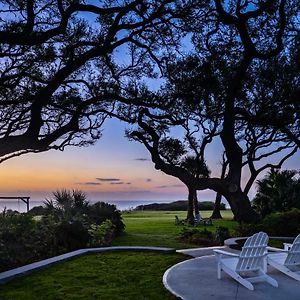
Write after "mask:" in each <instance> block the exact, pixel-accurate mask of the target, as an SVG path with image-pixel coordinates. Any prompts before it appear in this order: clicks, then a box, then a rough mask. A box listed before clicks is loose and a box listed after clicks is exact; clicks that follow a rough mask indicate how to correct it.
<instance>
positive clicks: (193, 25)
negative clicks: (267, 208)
mask: <svg viewBox="0 0 300 300" xmlns="http://www.w3.org/2000/svg"><path fill="white" fill-rule="evenodd" d="M298 12H299V1H284V0H281V1H265V2H264V3H261V2H259V1H257V2H256V1H251V3H250V1H228V2H226V5H225V4H223V3H222V2H221V1H210V2H209V3H207V4H206V5H203V6H201V7H200V8H198V9H197V10H195V15H194V18H189V20H188V21H187V22H186V23H185V25H186V26H187V30H188V31H189V32H192V33H193V36H192V40H193V43H194V46H195V49H194V50H195V51H194V54H193V55H191V56H190V57H188V58H185V59H181V60H179V61H177V63H174V64H172V63H170V64H169V66H168V73H167V75H166V81H167V83H166V86H165V88H164V89H163V90H162V91H161V96H162V98H163V99H168V100H170V103H172V100H173V105H169V106H168V108H167V109H165V110H164V111H163V112H162V111H155V112H154V111H150V110H148V109H144V110H141V111H140V113H139V117H138V125H139V128H140V129H139V130H134V131H133V132H132V133H131V136H133V137H134V138H135V139H137V140H139V141H140V142H142V143H143V144H144V145H145V146H146V148H147V149H148V150H149V152H150V153H151V157H152V161H153V162H154V164H155V168H156V169H159V170H162V171H163V172H165V173H166V174H168V175H172V176H175V177H177V178H179V179H180V180H181V181H182V182H183V183H184V184H186V185H187V186H192V187H193V188H194V189H197V190H203V189H212V190H214V191H216V192H218V193H220V194H222V195H223V196H224V197H225V198H226V199H227V201H228V202H229V204H230V206H231V208H232V211H233V213H234V215H235V218H236V219H237V220H238V221H244V222H253V221H256V220H257V219H258V215H257V214H256V212H255V211H254V210H253V209H252V207H251V203H250V201H249V198H248V196H247V194H248V192H249V190H250V188H251V186H252V185H253V182H254V181H255V179H256V178H257V176H258V175H259V173H260V172H262V171H263V170H266V169H268V168H272V167H273V168H274V167H276V168H279V167H281V166H282V164H283V162H284V161H285V160H286V159H288V158H289V157H291V156H292V155H293V154H294V153H296V152H297V150H298V148H299V137H300V134H299V122H300V121H299V120H300V114H299V99H298V98H297V95H298V87H299V23H297V22H298V20H297V13H298ZM197 16H198V17H197ZM199 16H201V17H199ZM191 20H192V22H191ZM275 83H276V84H275ZM180 120H181V122H180ZM182 120H183V121H182ZM186 123H187V124H188V125H185V124H186ZM162 124H163V126H164V127H163V126H162ZM171 124H172V125H171ZM178 124H180V126H181V128H183V129H184V131H185V133H184V134H183V135H184V143H183V144H184V145H185V146H186V149H189V151H192V152H193V151H194V152H195V149H194V148H193V144H194V141H195V140H197V149H198V150H199V149H201V151H202V152H203V153H205V152H206V151H207V146H208V145H209V144H211V143H212V142H213V141H214V140H216V139H219V141H220V142H221V143H222V146H223V147H224V150H225V154H226V162H227V164H228V169H227V170H228V171H227V172H226V175H225V177H224V178H217V177H214V178H199V179H197V178H195V176H193V175H192V174H191V173H190V172H189V171H188V170H187V169H185V168H183V167H182V166H180V165H179V164H171V163H170V162H168V161H166V160H165V159H164V157H163V153H161V151H160V146H159V145H160V142H161V139H162V138H164V139H166V138H168V137H169V138H170V137H171V131H168V130H169V127H168V126H174V125H177V126H178ZM163 129H164V130H163ZM195 136H197V138H196V137H195ZM177 138H178V137H177ZM178 139H179V140H180V138H178ZM198 150H196V151H198ZM279 154H280V155H281V157H280V158H279V159H278V156H279ZM276 155H277V158H274V156H276ZM203 157H204V156H203ZM272 157H273V158H272ZM245 168H248V169H249V170H250V177H249V178H248V180H247V182H246V185H245V187H243V186H242V180H241V179H242V171H243V169H245ZM220 173H221V172H220Z"/></svg>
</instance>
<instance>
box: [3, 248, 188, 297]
mask: <svg viewBox="0 0 300 300" xmlns="http://www.w3.org/2000/svg"><path fill="white" fill-rule="evenodd" d="M185 259H186V257H185V256H183V255H180V254H161V253H152V252H144V253H143V252H121V253H116V252H111V253H102V254H91V255H86V256H82V257H79V258H76V259H73V260H72V261H69V262H65V263H62V264H59V265H56V266H53V267H51V268H49V269H47V270H43V271H39V272H36V273H34V274H31V275H30V276H27V277H24V278H20V279H16V280H14V281H12V282H10V283H8V284H6V285H4V286H0V299H1V300H54V299H55V300H76V299H84V300H90V299H91V300H97V299H101V300H108V299H114V300H118V299H120V300H121V299H122V300H127V299H132V300H136V299H164V300H168V299H176V297H174V296H172V295H171V294H170V293H169V292H168V291H167V290H166V289H165V288H164V286H163V284H162V276H163V274H164V272H165V271H166V270H167V269H168V268H169V267H170V266H172V265H174V264H176V263H178V262H180V261H183V260H185Z"/></svg>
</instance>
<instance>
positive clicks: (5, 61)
mask: <svg viewBox="0 0 300 300" xmlns="http://www.w3.org/2000/svg"><path fill="white" fill-rule="evenodd" d="M175 10H176V5H175V4H174V1H170V0H158V1H143V0H136V1H113V0H105V1H94V2H89V3H88V1H75V0H73V1H72V0H57V1H54V0H53V1H48V0H47V1H46V0H36V1H34V0H27V1H18V0H3V1H0V16H1V18H0V65H1V68H0V111H1V113H0V162H2V161H4V160H6V159H9V158H11V157H14V156H18V155H21V154H24V153H28V152H42V151H47V150H49V149H59V150H63V149H64V148H65V147H66V146H67V145H78V146H81V145H88V144H91V143H93V142H94V141H95V140H97V139H98V138H99V137H100V135H101V126H102V124H103V122H104V121H105V119H106V118H107V117H108V116H113V115H114V113H115V103H116V101H119V102H121V103H123V104H129V105H134V104H136V105H140V104H143V105H145V106H149V107H151V101H150V100H149V99H147V100H145V101H144V99H145V97H143V98H139V95H138V93H137V92H136V88H135V85H134V84H132V85H131V89H129V88H128V86H129V85H130V77H131V74H132V73H133V72H136V73H138V74H139V76H140V77H142V78H143V77H149V74H152V75H151V76H153V74H154V73H153V68H154V63H156V62H159V60H160V59H161V56H163V55H164V53H163V51H161V50H160V49H161V48H162V45H165V43H167V44H169V45H170V46H171V45H175V44H176V35H175V34H172V28H173V24H172V22H173V20H174V19H176V14H175ZM170 49H171V47H170ZM124 85H126V87H127V88H126V92H125V90H124V88H123V86H124Z"/></svg>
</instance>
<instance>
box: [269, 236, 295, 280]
mask: <svg viewBox="0 0 300 300" xmlns="http://www.w3.org/2000/svg"><path fill="white" fill-rule="evenodd" d="M268 250H272V251H276V252H275V253H269V254H268V258H267V260H268V263H269V265H271V266H272V267H274V268H276V269H277V270H279V271H281V272H282V273H284V274H286V275H288V276H290V277H292V278H294V279H296V280H298V281H300V270H299V268H298V270H296V268H297V267H299V266H300V234H299V235H298V236H297V237H296V238H295V240H294V242H293V244H287V243H285V244H284V249H278V248H273V247H268Z"/></svg>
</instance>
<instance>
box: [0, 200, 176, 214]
mask: <svg viewBox="0 0 300 300" xmlns="http://www.w3.org/2000/svg"><path fill="white" fill-rule="evenodd" d="M98 201H99V200H90V201H89V202H90V203H91V204H93V203H95V202H98ZM103 202H106V203H110V204H114V205H116V207H117V209H119V210H131V209H134V208H135V207H137V206H139V205H146V204H151V203H169V202H172V201H163V200H140V201H139V200H132V201H129V200H119V201H115V200H108V201H103ZM40 205H43V201H38V200H31V201H30V205H29V206H30V207H29V208H30V209H31V208H32V207H34V206H40ZM4 208H6V209H12V210H17V211H19V212H26V204H25V203H24V202H22V201H21V200H3V199H0V212H1V211H3V209H4Z"/></svg>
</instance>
